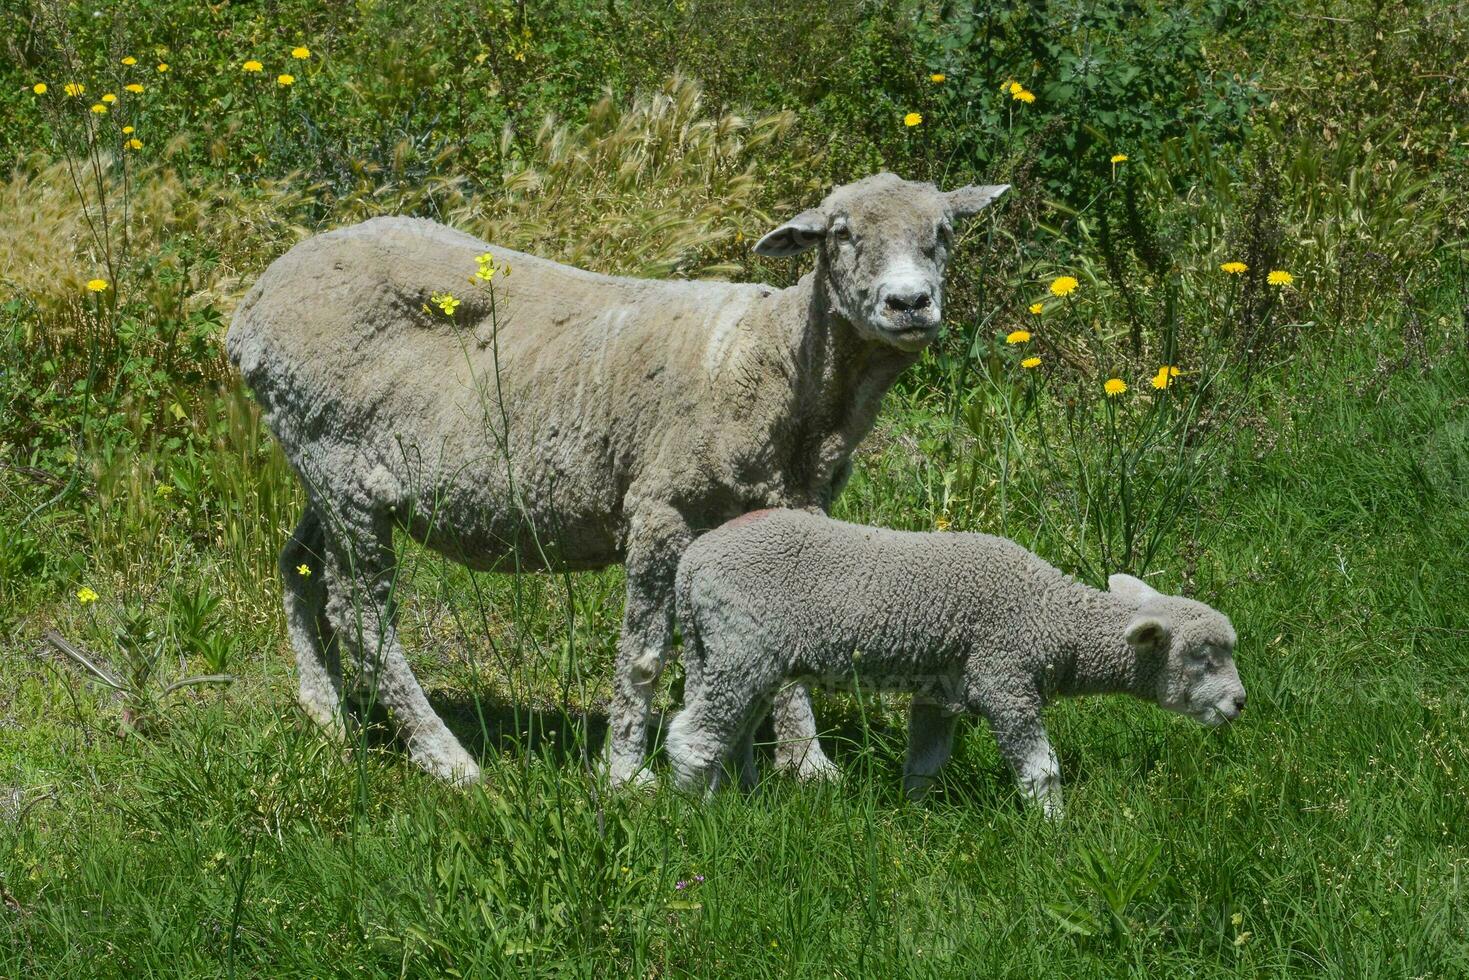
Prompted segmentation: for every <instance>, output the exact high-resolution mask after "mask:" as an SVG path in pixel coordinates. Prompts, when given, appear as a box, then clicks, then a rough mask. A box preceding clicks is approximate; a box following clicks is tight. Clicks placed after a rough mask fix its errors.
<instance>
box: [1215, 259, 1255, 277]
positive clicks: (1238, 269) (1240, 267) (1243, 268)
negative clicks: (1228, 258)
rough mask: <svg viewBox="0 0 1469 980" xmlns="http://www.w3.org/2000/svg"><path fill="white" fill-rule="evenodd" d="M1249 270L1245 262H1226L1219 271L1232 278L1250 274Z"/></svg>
mask: <svg viewBox="0 0 1469 980" xmlns="http://www.w3.org/2000/svg"><path fill="white" fill-rule="evenodd" d="M1249 268H1250V267H1249V266H1247V265H1245V264H1244V263H1243V262H1225V263H1223V264H1222V265H1220V266H1219V271H1220V272H1227V273H1229V274H1230V275H1231V276H1241V275H1244V274H1245V273H1246V272H1248V271H1249Z"/></svg>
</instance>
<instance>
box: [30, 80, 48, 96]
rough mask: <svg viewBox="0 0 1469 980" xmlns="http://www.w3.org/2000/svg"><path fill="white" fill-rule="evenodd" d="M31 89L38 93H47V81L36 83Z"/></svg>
mask: <svg viewBox="0 0 1469 980" xmlns="http://www.w3.org/2000/svg"><path fill="white" fill-rule="evenodd" d="M31 91H32V92H35V93H36V94H37V95H45V94H46V83H45V82H37V83H36V84H34V85H32V86H31Z"/></svg>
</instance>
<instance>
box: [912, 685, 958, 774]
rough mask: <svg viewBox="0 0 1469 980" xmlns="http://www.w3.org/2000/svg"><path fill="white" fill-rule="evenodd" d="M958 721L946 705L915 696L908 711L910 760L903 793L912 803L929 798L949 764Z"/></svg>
mask: <svg viewBox="0 0 1469 980" xmlns="http://www.w3.org/2000/svg"><path fill="white" fill-rule="evenodd" d="M957 720H958V716H957V715H955V714H953V713H951V712H949V711H948V710H946V709H945V708H944V707H943V706H941V705H938V704H935V703H934V702H932V701H928V700H925V699H924V698H922V697H919V696H916V695H915V696H914V698H913V703H912V705H911V706H910V707H909V708H908V758H907V761H906V762H904V764H903V792H905V793H907V794H908V798H909V799H910V800H921V799H923V798H924V797H925V796H927V795H928V793H929V790H931V789H932V788H933V784H934V782H935V781H936V780H937V778H938V774H939V770H940V769H942V768H943V766H944V763H946V762H948V761H949V756H950V755H951V754H953V751H954V722H955V721H957Z"/></svg>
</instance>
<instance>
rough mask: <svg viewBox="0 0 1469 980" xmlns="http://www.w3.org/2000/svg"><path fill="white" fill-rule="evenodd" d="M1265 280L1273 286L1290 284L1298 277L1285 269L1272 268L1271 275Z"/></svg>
mask: <svg viewBox="0 0 1469 980" xmlns="http://www.w3.org/2000/svg"><path fill="white" fill-rule="evenodd" d="M1265 281H1266V282H1268V283H1269V284H1270V285H1272V286H1289V285H1290V284H1291V283H1293V282H1295V281H1296V277H1295V276H1293V275H1291V274H1290V273H1289V272H1286V271H1285V270H1284V269H1272V270H1270V275H1268V276H1266V277H1265Z"/></svg>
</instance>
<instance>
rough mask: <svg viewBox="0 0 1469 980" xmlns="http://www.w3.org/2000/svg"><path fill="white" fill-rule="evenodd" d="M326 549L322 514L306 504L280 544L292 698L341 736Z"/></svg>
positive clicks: (342, 723) (339, 670)
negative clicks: (293, 688)
mask: <svg viewBox="0 0 1469 980" xmlns="http://www.w3.org/2000/svg"><path fill="white" fill-rule="evenodd" d="M325 551H326V537H325V535H324V533H323V531H322V526H321V517H320V515H318V514H317V512H316V511H315V510H314V509H313V508H312V507H311V505H310V504H308V505H307V506H306V510H305V512H304V513H302V515H301V520H300V522H299V523H298V524H297V525H296V530H295V531H294V532H292V534H291V538H290V540H289V541H287V542H286V546H285V548H283V549H282V550H281V557H280V571H281V578H282V580H283V581H284V583H285V607H286V632H287V635H289V637H290V640H291V648H292V649H293V650H294V651H295V654H296V677H297V680H298V682H299V684H300V688H299V691H298V693H297V695H296V699H297V700H298V701H299V702H300V704H301V709H302V710H303V711H305V712H306V717H308V718H310V719H311V720H312V721H313V722H315V723H316V724H317V725H319V726H320V727H321V728H322V729H323V730H324V731H325V732H326V733H327V734H328V735H329V736H331V737H333V738H336V739H341V738H344V737H345V736H346V724H345V715H344V713H343V708H342V660H341V656H340V653H339V651H338V649H337V644H336V635H335V632H334V631H333V630H332V627H331V623H329V622H328V621H327V615H326V599H327V572H326V568H325V565H324V563H323V557H324V554H325Z"/></svg>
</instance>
